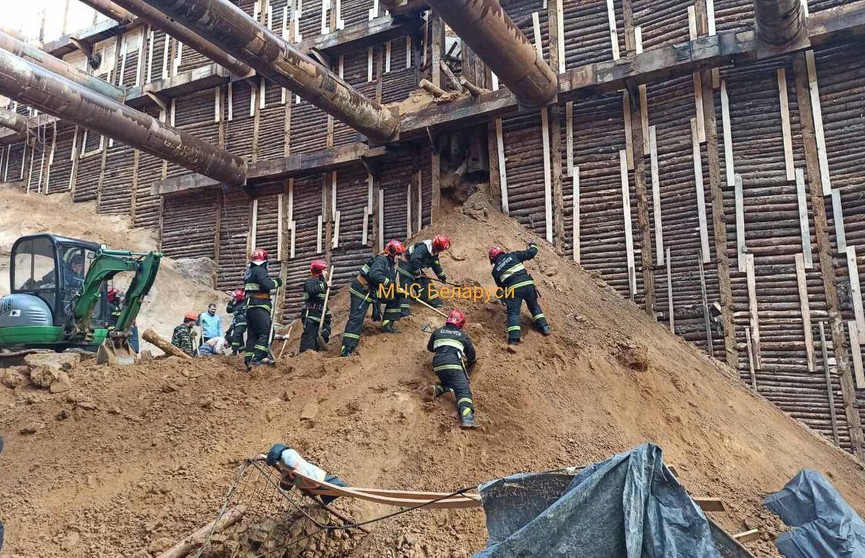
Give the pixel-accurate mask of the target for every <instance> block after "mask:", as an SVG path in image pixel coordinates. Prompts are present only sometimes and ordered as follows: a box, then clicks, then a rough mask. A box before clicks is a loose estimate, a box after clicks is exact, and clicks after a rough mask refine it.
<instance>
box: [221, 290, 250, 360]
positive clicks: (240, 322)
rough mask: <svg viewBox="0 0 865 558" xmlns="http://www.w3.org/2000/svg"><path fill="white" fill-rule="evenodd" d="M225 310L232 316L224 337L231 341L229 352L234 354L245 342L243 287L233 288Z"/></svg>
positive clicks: (244, 299)
mask: <svg viewBox="0 0 865 558" xmlns="http://www.w3.org/2000/svg"><path fill="white" fill-rule="evenodd" d="M225 311H226V312H228V313H229V314H231V316H232V317H231V326H230V327H229V328H228V331H227V332H226V333H225V338H226V339H229V340H230V341H231V354H232V355H236V354H237V353H239V352H240V350H241V349H242V348H243V346H244V345H245V344H246V341H244V339H243V334H244V333H246V298H245V295H244V294H243V289H235V291H234V292H233V293H231V299H230V300H229V301H228V306H226V307H225Z"/></svg>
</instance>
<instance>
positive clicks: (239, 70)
mask: <svg viewBox="0 0 865 558" xmlns="http://www.w3.org/2000/svg"><path fill="white" fill-rule="evenodd" d="M81 1H82V2H84V3H85V4H87V5H88V6H92V7H93V8H96V6H95V4H98V3H99V2H101V1H102V0H81ZM116 3H117V4H119V5H121V6H123V7H124V8H126V9H127V10H129V11H130V12H132V13H134V14H135V15H137V16H138V17H140V18H141V19H143V20H144V21H146V22H147V23H149V24H150V25H152V26H153V27H156V28H157V29H161V30H162V31H165V32H166V33H167V34H168V35H171V36H172V37H174V38H175V39H177V40H178V41H180V42H181V43H183V44H185V45H187V46H189V47H191V48H194V49H195V50H196V51H198V52H200V53H201V54H203V55H204V56H206V57H208V58H210V59H211V60H213V61H214V62H216V63H217V64H220V65H222V66H225V67H226V68H227V69H228V70H229V71H231V72H232V73H234V74H237V75H240V76H245V75H247V74H249V73H250V72H251V71H252V68H250V67H249V66H248V65H246V64H244V63H243V62H241V61H240V60H238V59H237V58H235V57H234V56H231V55H230V54H228V53H227V52H225V51H224V50H223V49H221V48H219V47H218V46H216V45H215V44H213V43H212V42H210V41H208V40H207V39H204V38H203V37H201V36H199V35H197V34H196V33H195V32H193V31H191V30H189V29H187V28H186V27H184V26H183V25H182V24H180V23H178V22H176V21H174V20H173V19H171V18H169V17H168V16H167V15H165V14H164V13H162V12H160V11H159V10H158V9H156V8H154V7H153V6H151V5H150V4H148V3H147V2H144V1H143V0H117V2H116Z"/></svg>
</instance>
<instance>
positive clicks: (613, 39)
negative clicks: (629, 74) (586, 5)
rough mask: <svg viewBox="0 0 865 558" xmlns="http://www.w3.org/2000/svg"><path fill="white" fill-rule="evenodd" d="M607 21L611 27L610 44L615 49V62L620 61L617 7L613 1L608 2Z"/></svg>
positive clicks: (608, 0)
mask: <svg viewBox="0 0 865 558" xmlns="http://www.w3.org/2000/svg"><path fill="white" fill-rule="evenodd" d="M607 21H608V23H609V25H610V43H611V44H612V47H613V60H618V59H619V34H618V31H616V7H615V5H614V4H613V0H607Z"/></svg>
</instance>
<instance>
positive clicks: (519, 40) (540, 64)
mask: <svg viewBox="0 0 865 558" xmlns="http://www.w3.org/2000/svg"><path fill="white" fill-rule="evenodd" d="M429 5H430V6H431V7H432V8H433V9H434V10H435V12H436V13H437V14H439V15H440V16H441V18H442V19H443V20H444V21H445V22H446V23H447V24H448V25H449V26H450V27H451V29H453V30H454V31H455V32H456V34H457V35H459V37H460V38H461V39H462V40H463V41H465V43H466V44H467V45H469V47H471V49H472V50H473V51H474V52H475V53H476V54H477V55H478V56H479V57H480V58H481V60H483V61H484V62H485V63H486V65H487V66H489V67H490V70H492V72H493V73H495V74H496V76H498V78H499V81H500V82H502V83H504V84H505V85H506V86H507V88H508V89H510V90H511V92H513V94H514V96H515V97H516V98H517V100H518V101H519V102H520V103H521V104H523V105H525V106H528V107H539V106H543V105H545V104H547V103H549V102H550V101H551V100H553V98H554V97H555V96H556V90H557V88H558V81H557V76H556V73H555V72H554V71H553V69H552V68H550V66H549V64H547V63H546V62H544V59H543V58H541V56H540V55H539V54H538V52H537V50H535V47H534V45H532V43H530V42H529V39H528V38H527V37H526V36H525V35H524V34H523V32H522V31H520V29H519V27H517V26H516V24H515V23H514V22H513V20H512V19H511V18H510V16H508V14H507V13H505V11H504V10H503V9H502V7H501V6H500V5H499V3H498V2H497V1H496V0H429Z"/></svg>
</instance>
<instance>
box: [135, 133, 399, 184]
mask: <svg viewBox="0 0 865 558" xmlns="http://www.w3.org/2000/svg"><path fill="white" fill-rule="evenodd" d="M388 152H389V150H388V149H387V148H386V147H384V146H380V147H373V148H371V147H369V146H368V145H366V144H365V143H353V144H349V145H343V146H340V147H330V148H327V149H322V150H319V151H310V152H308V153H297V154H295V155H290V156H288V157H283V158H281V159H274V160H272V161H259V162H258V163H254V164H252V165H250V166H249V171H248V173H247V184H246V187H247V188H249V189H251V190H252V191H255V190H256V188H267V187H268V186H269V185H270V184H272V183H273V182H274V181H276V180H280V179H283V178H288V177H291V176H297V175H301V174H309V173H316V172H324V171H329V170H334V169H337V168H340V167H345V166H348V165H352V164H358V163H359V162H360V159H361V157H363V158H365V159H367V158H376V157H383V156H385V155H386V154H387V153H388ZM221 186H222V185H221V183H219V182H217V181H215V180H212V179H210V178H207V177H206V176H202V175H200V174H187V175H184V176H178V177H175V178H168V179H166V180H162V181H160V182H157V183H155V184H154V185H153V187H152V188H151V191H152V192H153V194H155V195H158V196H173V195H178V194H183V193H184V192H189V191H190V190H199V189H202V188H218V187H221Z"/></svg>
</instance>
